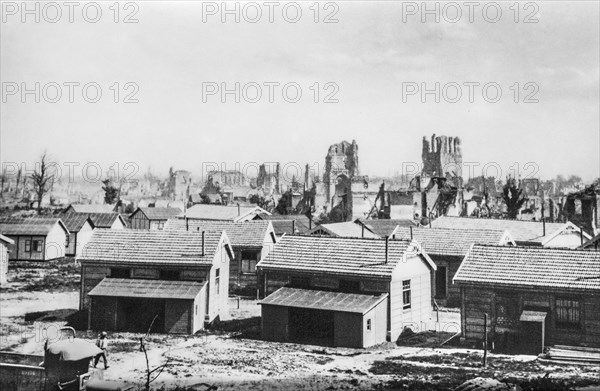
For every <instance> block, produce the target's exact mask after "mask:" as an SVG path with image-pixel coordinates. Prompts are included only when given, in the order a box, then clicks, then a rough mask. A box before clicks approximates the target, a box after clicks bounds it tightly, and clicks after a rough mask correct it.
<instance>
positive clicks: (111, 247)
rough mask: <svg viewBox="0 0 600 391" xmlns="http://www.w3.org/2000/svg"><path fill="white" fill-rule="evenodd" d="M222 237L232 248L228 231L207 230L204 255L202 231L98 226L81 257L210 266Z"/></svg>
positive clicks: (81, 259) (109, 260)
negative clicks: (103, 227)
mask: <svg viewBox="0 0 600 391" xmlns="http://www.w3.org/2000/svg"><path fill="white" fill-rule="evenodd" d="M222 239H223V240H224V241H225V243H226V244H227V246H228V249H229V251H231V247H229V240H228V239H227V234H225V233H224V232H222V231H207V232H205V233H204V255H202V253H203V252H202V233H200V232H179V231H164V230H160V231H159V230H141V229H95V230H94V233H93V234H92V237H91V239H90V241H89V242H88V243H87V244H86V245H85V247H84V248H83V252H82V255H81V257H79V258H78V259H79V260H80V261H82V262H86V261H104V262H108V263H115V262H116V263H122V262H128V263H130V262H139V263H144V264H147V263H156V264H177V265H202V264H205V265H210V264H212V262H213V258H214V256H215V253H216V251H217V250H218V248H219V243H221V242H222Z"/></svg>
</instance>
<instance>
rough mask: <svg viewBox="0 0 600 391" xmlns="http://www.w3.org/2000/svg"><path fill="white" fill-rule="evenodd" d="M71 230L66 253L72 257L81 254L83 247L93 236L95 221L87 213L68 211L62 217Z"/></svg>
mask: <svg viewBox="0 0 600 391" xmlns="http://www.w3.org/2000/svg"><path fill="white" fill-rule="evenodd" d="M61 220H62V221H63V222H64V223H65V226H66V227H67V229H68V230H69V240H68V242H67V248H66V250H65V251H66V255H67V256H70V257H74V256H79V255H81V252H82V251H83V248H84V247H85V245H86V244H87V242H88V241H89V240H90V238H91V237H92V231H93V230H94V223H93V222H92V219H91V218H90V217H89V215H87V214H85V213H68V214H65V215H63V216H62V217H61Z"/></svg>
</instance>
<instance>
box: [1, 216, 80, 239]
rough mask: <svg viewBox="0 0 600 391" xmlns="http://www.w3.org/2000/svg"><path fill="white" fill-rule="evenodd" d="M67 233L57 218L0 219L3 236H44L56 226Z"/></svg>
mask: <svg viewBox="0 0 600 391" xmlns="http://www.w3.org/2000/svg"><path fill="white" fill-rule="evenodd" d="M57 223H58V224H60V225H61V226H62V227H63V229H64V230H65V231H66V232H68V230H67V228H66V226H65V225H64V223H63V222H62V221H61V220H60V219H59V218H57V217H27V218H21V217H7V218H3V219H0V232H2V233H3V234H4V235H9V236H19V235H40V236H45V235H48V233H49V232H50V231H51V230H52V228H53V227H54V226H55V225H56V224H57Z"/></svg>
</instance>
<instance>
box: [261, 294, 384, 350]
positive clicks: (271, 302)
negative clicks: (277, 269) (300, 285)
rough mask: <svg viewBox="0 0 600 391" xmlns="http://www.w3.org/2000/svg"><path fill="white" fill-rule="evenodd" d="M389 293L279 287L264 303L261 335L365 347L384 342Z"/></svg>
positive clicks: (285, 339)
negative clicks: (373, 293) (355, 292)
mask: <svg viewBox="0 0 600 391" xmlns="http://www.w3.org/2000/svg"><path fill="white" fill-rule="evenodd" d="M387 297H388V294H387V293H383V294H375V295H364V294H353V293H343V292H328V291H322V290H310V289H296V288H285V287H284V288H280V289H278V290H277V291H275V292H274V293H272V294H271V295H269V296H267V298H265V299H264V300H262V301H260V302H259V304H260V305H261V306H262V308H261V313H262V319H261V324H262V338H263V339H265V340H268V341H292V342H295V341H299V342H303V343H314V344H331V345H332V346H343V347H352V348H365V347H368V346H373V345H377V344H380V343H383V342H385V340H386V333H387V327H386V326H387V316H388V312H387V310H388V308H387Z"/></svg>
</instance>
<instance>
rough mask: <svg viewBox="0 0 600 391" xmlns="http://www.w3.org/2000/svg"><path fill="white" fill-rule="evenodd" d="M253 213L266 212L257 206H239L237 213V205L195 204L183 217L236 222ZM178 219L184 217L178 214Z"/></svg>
mask: <svg viewBox="0 0 600 391" xmlns="http://www.w3.org/2000/svg"><path fill="white" fill-rule="evenodd" d="M253 212H255V213H262V212H266V211H265V210H264V209H262V208H260V207H258V206H241V205H240V206H239V213H238V206H237V205H231V206H224V205H210V204H197V205H194V206H192V207H191V208H189V209H188V210H187V211H186V212H185V216H186V217H188V218H190V219H202V220H225V221H236V220H238V219H240V218H243V217H244V216H246V215H248V214H251V213H253ZM178 217H184V214H183V213H180V214H179V216H178Z"/></svg>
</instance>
